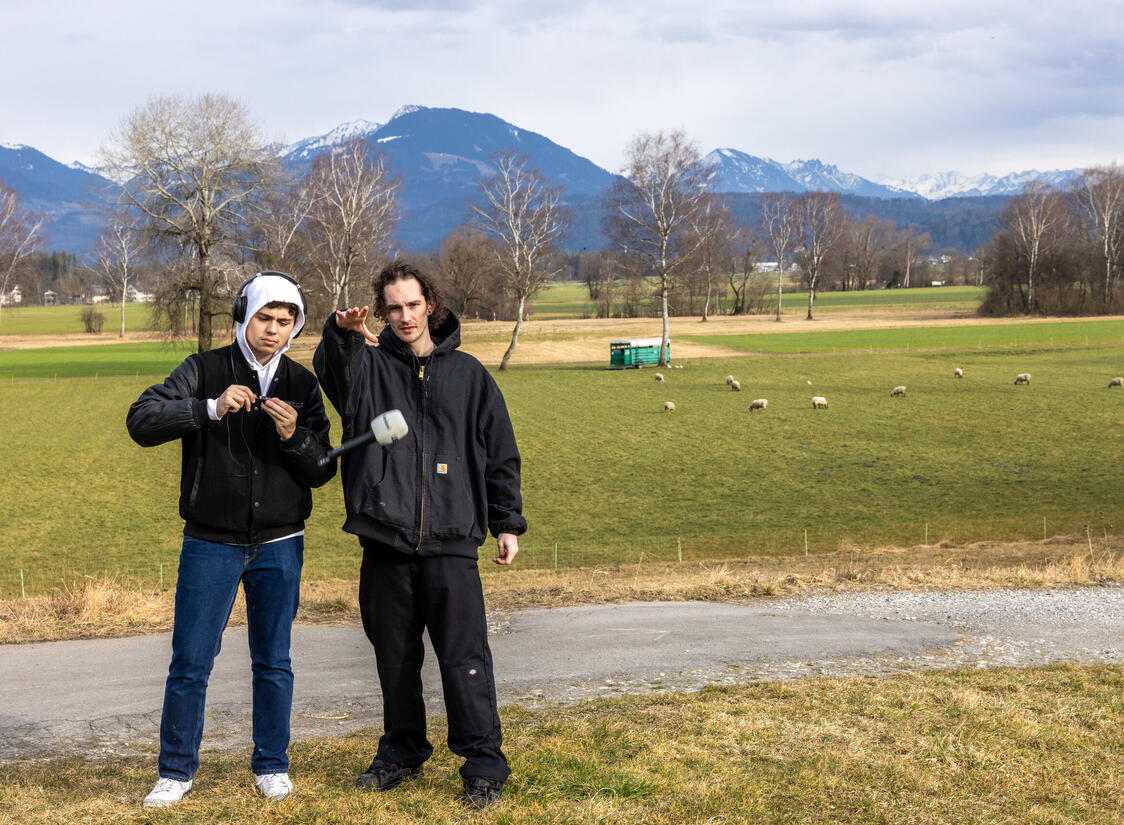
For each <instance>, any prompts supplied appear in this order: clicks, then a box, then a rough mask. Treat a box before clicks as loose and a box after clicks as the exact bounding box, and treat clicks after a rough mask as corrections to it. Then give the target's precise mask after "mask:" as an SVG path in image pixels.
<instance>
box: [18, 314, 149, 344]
mask: <svg viewBox="0 0 1124 825" xmlns="http://www.w3.org/2000/svg"><path fill="white" fill-rule="evenodd" d="M85 309H89V306H87V305H85V304H81V305H79V304H68V305H66V306H50V307H40V306H15V307H4V310H3V312H2V313H0V336H3V335H61V334H66V333H74V332H85V331H86V325H85V323H84V322H83V321H82V319H81V318H80V317H79V313H81V312H82V311H83V310H85ZM98 309H100V310H101V311H102V312H104V313H105V326H104V327H102V331H101V333H100V334H97V335H91V337H94V338H116V337H117V334H118V333H119V332H120V331H121V305H120V304H100V305H99V306H98ZM151 314H152V304H125V331H126V332H142V331H144V330H147V329H149V328H150V327H151ZM0 345H2V342H0Z"/></svg>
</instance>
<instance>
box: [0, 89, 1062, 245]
mask: <svg viewBox="0 0 1124 825" xmlns="http://www.w3.org/2000/svg"><path fill="white" fill-rule="evenodd" d="M353 137H361V138H363V139H366V140H368V141H369V142H370V143H371V146H372V147H374V148H376V149H378V150H381V151H382V152H384V153H385V154H386V155H387V157H388V159H389V162H390V166H391V168H392V169H393V170H394V172H395V174H397V175H398V176H399V177H400V178H401V181H402V185H401V190H400V198H399V204H400V207H401V212H402V214H401V219H400V221H399V224H398V228H397V232H396V234H397V236H398V238H399V240H400V241H401V243H402V245H403V246H404V247H405V248H406V249H410V250H418V251H422V250H428V249H432V248H434V247H436V246H437V245H439V244H440V242H441V239H442V238H444V237H445V236H446V235H447V234H448V233H449V232H451V231H452V230H453V229H454V228H455V227H456V226H458V225H459V224H461V223H463V222H464V220H465V219H466V218H467V216H468V215H469V211H470V202H471V200H472V198H473V196H474V195H475V193H476V191H477V187H478V185H479V182H480V181H481V180H482V179H483V178H485V177H486V176H488V175H489V174H491V169H492V166H491V156H492V155H493V153H494V152H496V151H499V150H510V149H514V150H518V151H520V152H523V153H525V154H526V155H528V156H529V157H530V159H531V164H532V165H533V166H535V167H537V168H538V169H539V170H540V171H541V172H542V173H543V174H544V175H545V176H546V177H547V178H549V179H551V180H553V181H555V182H556V183H558V184H561V185H562V186H563V187H564V188H565V199H566V201H567V204H568V205H569V207H570V209H571V211H573V212H574V213H575V220H574V223H573V225H572V227H571V231H570V235H569V237H568V239H567V241H566V244H565V245H566V247H567V248H569V249H572V250H577V249H583V248H584V249H595V248H600V247H601V246H603V245H604V238H603V236H601V231H600V219H599V216H600V210H601V205H600V193H601V192H602V191H603V190H604V189H605V188H606V187H607V186H608V185H609V184H610V183H611V182H612V180H613V178H614V175H613V173H611V172H609V171H607V170H605V169H602V168H601V167H599V166H597V165H596V164H594V163H593V162H592V161H589V160H587V159H586V158H583V157H581V156H579V155H577V154H575V153H574V152H572V151H571V150H569V149H567V148H566V147H564V146H560V145H558V144H557V143H554V142H553V141H551V140H550V139H549V138H547V137H544V136H543V135H540V134H537V133H535V132H531V131H528V130H526V129H521V128H519V127H518V126H515V125H513V124H511V123H508V122H507V121H504V120H502V119H500V118H498V117H496V116H495V115H491V114H483V113H476V112H467V111H464V110H461V109H452V108H427V107H423V106H407V107H404V108H402V109H400V110H399V111H398V112H396V113H395V114H394V115H393V117H391V119H390V120H388V121H387V122H386V123H383V124H379V123H373V122H370V121H364V120H357V121H353V122H350V123H345V124H342V125H341V126H338V127H336V128H335V129H333V130H332V131H330V132H328V133H326V134H323V135H317V136H313V137H309V138H305V139H303V140H300V141H297V142H295V143H292V144H289V145H287V146H276V147H274V149H275V151H276V152H277V153H278V155H279V156H280V157H281V159H282V162H283V165H284V166H285V167H286V168H287V169H288V170H289V171H290V172H292V173H294V174H300V173H301V172H302V171H304V170H305V169H307V167H308V165H309V164H311V162H312V160H313V159H314V158H315V157H316V156H317V155H318V154H320V153H321V152H324V151H327V150H328V149H329V148H330V147H331V146H333V145H337V144H339V143H341V142H343V141H345V140H348V139H350V138H353ZM705 160H706V161H707V162H708V163H710V164H711V166H712V168H713V170H714V177H713V179H712V183H711V188H712V189H713V190H714V191H716V192H725V193H736V194H740V195H753V194H754V193H761V192H781V191H788V192H805V191H816V190H819V191H833V192H838V193H840V194H841V195H847V196H852V197H851V198H849V200H851V201H852V202H853V203H855V204H864V203H866V202H867V201H868V200H869V201H870V202H871V203H873V204H875V205H876V206H877V207H878V208H877V211H880V212H888V213H891V214H896V213H897V212H901V211H905V212H908V213H910V214H911V215H920V216H921V217H922V218H923V219H924V216H925V215H927V214H929V213H930V212H932V213H934V214H937V213H939V214H941V215H943V216H945V218H947V215H948V212H949V208H947V207H945V206H942V207H939V208H938V207H936V206H934V208H933V209H929V208H928V207H926V206H925V205H924V204H923V202H924V201H933V202H936V201H942V200H945V199H948V198H968V199H978V198H985V199H988V198H997V199H1002V200H1005V199H1006V198H1007V197H1009V196H1010V195H1013V194H1017V193H1018V192H1019V191H1021V189H1022V186H1023V185H1024V184H1025V183H1026V182H1027V181H1030V180H1043V181H1045V182H1047V183H1051V184H1054V185H1056V186H1062V185H1065V184H1066V183H1067V182H1068V181H1069V180H1071V179H1072V178H1073V177H1075V176H1076V175H1078V174H1080V170H1056V171H1052V172H1045V173H1041V172H1037V171H1034V170H1031V171H1027V172H1019V173H1014V174H1010V175H1006V176H1002V177H996V176H992V175H977V176H965V175H959V174H957V173H955V172H944V173H940V174H932V175H922V176H920V177H917V178H914V179H911V180H901V181H882V182H876V181H871V180H868V179H866V178H863V177H860V176H859V175H854V174H850V173H847V172H843V171H841V170H840V169H839V168H838V167H836V166H833V165H830V164H827V163H824V162H823V161H820V160H816V159H812V160H796V161H792V162H789V163H782V162H778V161H775V160H771V159H769V158H761V157H756V156H754V155H750V154H747V153H745V152H742V151H739V150H736V149H716V150H715V151H713V152H711V153H710V154H708V155H706V157H705ZM0 181H2V182H3V183H4V184H5V185H7V186H10V187H11V188H13V189H15V190H17V191H18V192H19V193H20V195H21V197H22V199H23V202H24V205H25V206H27V207H28V208H30V209H33V210H35V211H38V212H46V213H48V214H49V215H50V216H51V223H50V225H49V227H48V230H47V231H48V235H49V238H48V248H50V249H55V250H67V251H72V252H76V253H81V252H83V251H85V250H88V249H89V248H91V247H92V246H93V244H94V243H95V241H96V239H97V234H98V231H99V230H100V227H101V225H102V219H101V217H100V213H99V211H98V208H97V207H96V204H97V203H99V202H104V201H105V200H107V199H110V198H111V197H112V193H113V192H114V190H115V188H116V184H114V183H113V182H112V181H110V180H108V179H107V178H106V177H104V176H103V175H101V174H100V173H99V172H98V170H96V169H91V168H89V167H85V166H83V165H81V164H77V163H75V164H71V165H69V166H67V165H65V164H62V163H60V162H58V161H56V160H54V159H52V158H50V157H48V156H47V155H45V154H43V153H42V152H40V151H38V150H36V149H34V148H32V147H28V146H21V145H10V144H0ZM880 200H885V201H899V202H900V201H920V202H922V203H916V204H915V205H914V206H912V207H907V206H906V203H904V202H902V203H900V205H899V206H897V207H895V206H893V204H890V203H887V204H884V205H881V204H878V203H877V202H878V201H880ZM992 206H995V208H991V207H990V206H988V207H987V208H986V209H985V212H987V213H989V214H991V213H998V211H999V209H1000V208H1001V206H998V205H992ZM863 214H865V213H863ZM898 222H899V224H901V223H902V222H901V221H898ZM903 225H904V224H903ZM922 228H925V227H924V225H922ZM984 237H986V235H985V236H984ZM935 240H938V239H936V237H935ZM973 240H974V239H964V240H959V241H956V240H955V239H953V240H949V242H948V243H947V244H946V245H959V244H960V243H968V242H972V241H973ZM940 243H941V241H940V240H938V244H940Z"/></svg>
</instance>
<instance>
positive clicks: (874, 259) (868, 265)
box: [848, 215, 894, 289]
mask: <svg viewBox="0 0 1124 825" xmlns="http://www.w3.org/2000/svg"><path fill="white" fill-rule="evenodd" d="M848 228H849V233H850V245H851V253H852V257H853V259H854V264H855V279H854V280H855V284H854V285H855V286H857V287H858V288H859V289H866V287H867V284H869V283H871V282H872V281H875V280H876V279H877V278H878V263H879V261H880V260H881V259H882V258H883V256H885V254H886V250H887V247H888V245H889V243H890V237H891V234H892V233H893V230H894V222H893V221H884V220H880V219H879V218H877V217H875V216H874V215H867V216H866V217H865V218H863V219H862V220H861V221H851V222H850V223H849V225H848Z"/></svg>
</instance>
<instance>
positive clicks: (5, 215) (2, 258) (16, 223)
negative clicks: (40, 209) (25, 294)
mask: <svg viewBox="0 0 1124 825" xmlns="http://www.w3.org/2000/svg"><path fill="white" fill-rule="evenodd" d="M45 220H46V219H45V218H44V216H42V215H34V214H32V213H31V212H28V211H27V210H25V209H23V208H22V207H21V206H20V196H19V193H18V192H17V191H16V190H15V189H9V188H8V187H6V186H4V184H3V183H0V295H7V294H8V284H9V282H10V281H11V279H12V276H13V275H15V274H16V272H17V271H18V270H19V268H20V266H21V264H23V262H24V261H25V260H26V259H27V256H28V255H30V254H32V253H33V252H35V250H36V249H38V248H39V245H40V244H41V243H42V241H43V235H42V229H43V224H44V222H45ZM2 306H3V302H2V301H0V307H2ZM0 311H2V310H0Z"/></svg>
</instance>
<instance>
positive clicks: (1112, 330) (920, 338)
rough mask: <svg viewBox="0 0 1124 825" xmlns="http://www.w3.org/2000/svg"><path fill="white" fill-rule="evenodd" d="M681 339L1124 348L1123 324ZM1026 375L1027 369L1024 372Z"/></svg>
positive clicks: (843, 346) (775, 347)
mask: <svg viewBox="0 0 1124 825" xmlns="http://www.w3.org/2000/svg"><path fill="white" fill-rule="evenodd" d="M677 340H683V341H694V342H697V343H700V344H714V345H717V346H722V347H728V348H730V349H737V350H744V351H746V352H759V353H765V352H769V353H796V354H799V353H807V352H824V353H826V352H847V351H862V350H866V351H868V352H877V351H888V350H907V351H908V350H920V349H930V350H932V349H946V350H956V351H963V352H970V351H972V350H994V349H1000V350H1002V349H1011V350H1026V349H1028V348H1029V349H1038V348H1053V347H1057V346H1068V345H1075V344H1081V345H1084V344H1122V345H1124V321H1116V320H1112V321H1105V320H1095V321H1069V322H1064V323H1062V322H1055V323H1025V324H1020V323H1015V324H1011V323H1003V324H975V325H969V326H942V327H938V326H934V327H901V328H891V329H848V330H828V331H825V332H787V333H786V332H773V331H769V332H764V333H750V334H744V335H680V336H677ZM1019 372H1026V370H1019ZM1109 377H1111V376H1109Z"/></svg>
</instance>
